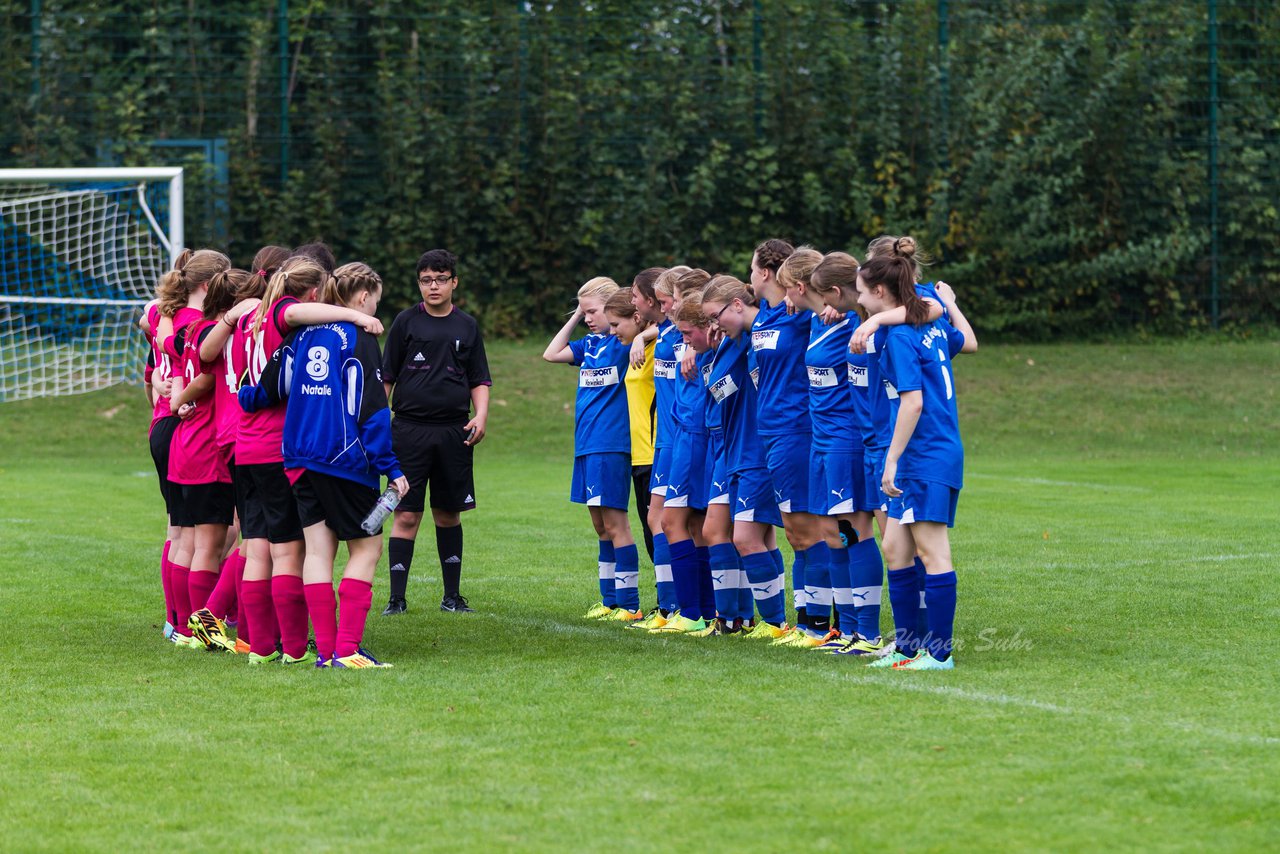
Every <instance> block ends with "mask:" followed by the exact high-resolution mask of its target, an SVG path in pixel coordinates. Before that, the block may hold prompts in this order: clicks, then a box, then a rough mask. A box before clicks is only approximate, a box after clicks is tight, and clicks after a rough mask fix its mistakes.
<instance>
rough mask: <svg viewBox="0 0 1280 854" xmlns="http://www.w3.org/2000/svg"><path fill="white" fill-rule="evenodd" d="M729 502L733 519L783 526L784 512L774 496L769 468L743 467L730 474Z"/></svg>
mask: <svg viewBox="0 0 1280 854" xmlns="http://www.w3.org/2000/svg"><path fill="white" fill-rule="evenodd" d="M729 503H730V505H731V507H732V510H731V512H732V513H733V521H735V522H758V523H760V524H762V525H773V526H775V527H782V514H781V513H780V512H779V511H778V502H777V500H776V499H775V498H774V497H773V478H771V477H769V470H768V469H743V470H742V471H740V472H736V473H734V474H731V475H729Z"/></svg>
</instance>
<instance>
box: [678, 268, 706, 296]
mask: <svg viewBox="0 0 1280 854" xmlns="http://www.w3.org/2000/svg"><path fill="white" fill-rule="evenodd" d="M709 281H711V274H710V273H708V272H707V271H706V270H703V269H701V268H699V267H695V268H694V269H692V270H690V271H688V272H687V273H685V274H683V275H682V276H680V278H678V279H676V280H675V282H674V284H673V287H674V288H675V292H676V293H678V294H682V295H684V298H685V299H688V298H689V297H690V296H697V297H698V304H699V305H701V304H702V289H703V288H705V287H706V286H707V282H709Z"/></svg>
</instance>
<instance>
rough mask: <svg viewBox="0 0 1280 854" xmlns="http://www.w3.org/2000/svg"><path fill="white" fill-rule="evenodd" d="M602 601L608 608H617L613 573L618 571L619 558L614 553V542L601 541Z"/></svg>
mask: <svg viewBox="0 0 1280 854" xmlns="http://www.w3.org/2000/svg"><path fill="white" fill-rule="evenodd" d="M599 567H600V601H601V602H603V603H604V605H605V607H606V608H613V607H616V606H617V603H618V597H617V595H616V594H615V593H614V592H613V573H614V571H615V570H616V569H617V558H616V557H615V554H614V551H613V541H612V540H601V541H600V563H599Z"/></svg>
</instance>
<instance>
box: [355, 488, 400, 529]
mask: <svg viewBox="0 0 1280 854" xmlns="http://www.w3.org/2000/svg"><path fill="white" fill-rule="evenodd" d="M399 504H400V493H399V492H397V491H396V488H395V487H394V486H388V487H387V491H386V492H384V493H382V495H381V496H380V497H379V498H378V503H377V504H375V505H373V509H372V510H370V511H369V515H368V516H365V517H364V521H363V522H361V523H360V527H361V528H363V529H364V532H365V533H366V534H368V535H369V536H373V534H374V533H375V532H376V531H377V530H378V529H379V528H381V527H382V523H383V522H385V521H387V517H388V516H390V515H391V511H393V510H395V509H396V507H397V506H398V505H399Z"/></svg>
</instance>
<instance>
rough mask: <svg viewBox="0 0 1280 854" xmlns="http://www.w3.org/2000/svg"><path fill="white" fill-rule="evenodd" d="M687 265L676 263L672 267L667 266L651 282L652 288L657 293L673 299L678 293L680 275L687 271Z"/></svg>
mask: <svg viewBox="0 0 1280 854" xmlns="http://www.w3.org/2000/svg"><path fill="white" fill-rule="evenodd" d="M689 269H690V268H688V267H686V266H685V265H683V264H677V265H676V266H674V267H668V268H667V269H665V270H663V271H662V272H661V273H660V274H659V275H658V279H657V281H655V282H654V283H653V289H654V290H655V291H657V292H659V293H662V294H664V295H666V296H669V297H671V298H672V299H674V298H675V297H677V296H679V295H680V288H679V281H680V277H681V276H683V275H684V274H685V273H688V272H689Z"/></svg>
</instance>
